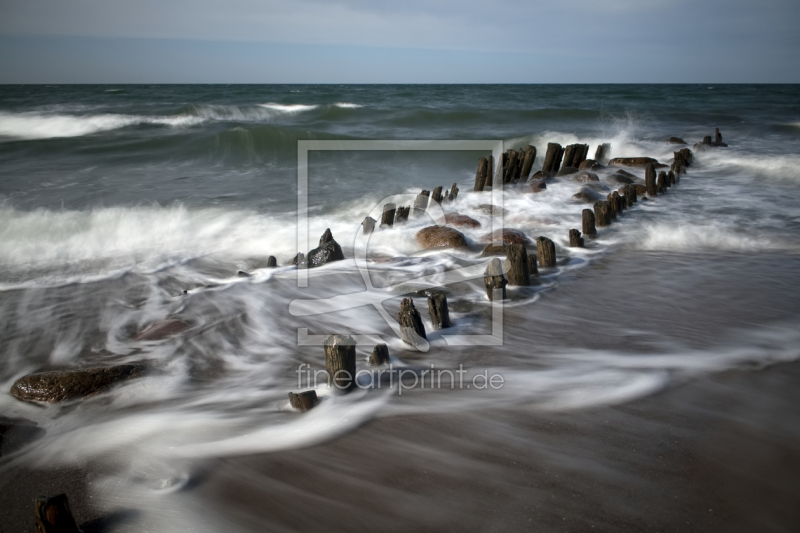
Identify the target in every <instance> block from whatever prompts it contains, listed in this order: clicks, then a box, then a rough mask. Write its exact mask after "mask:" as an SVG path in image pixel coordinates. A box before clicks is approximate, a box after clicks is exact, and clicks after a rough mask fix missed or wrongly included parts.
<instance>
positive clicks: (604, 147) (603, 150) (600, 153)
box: [594, 143, 611, 165]
mask: <svg viewBox="0 0 800 533" xmlns="http://www.w3.org/2000/svg"><path fill="white" fill-rule="evenodd" d="M610 155H611V145H610V144H609V143H603V144H601V145H599V146H598V147H597V150H595V152H594V160H595V161H597V162H598V163H600V164H602V165H605V163H604V162H603V161H604V160H605V159H607V158H608V157H609V156H610Z"/></svg>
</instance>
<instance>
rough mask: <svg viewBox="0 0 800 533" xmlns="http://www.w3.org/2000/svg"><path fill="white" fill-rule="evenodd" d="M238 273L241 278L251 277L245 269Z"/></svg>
mask: <svg viewBox="0 0 800 533" xmlns="http://www.w3.org/2000/svg"><path fill="white" fill-rule="evenodd" d="M236 275H237V276H238V277H240V278H249V277H250V274H248V273H247V272H245V271H244V270H240V271H239V272H237V273H236Z"/></svg>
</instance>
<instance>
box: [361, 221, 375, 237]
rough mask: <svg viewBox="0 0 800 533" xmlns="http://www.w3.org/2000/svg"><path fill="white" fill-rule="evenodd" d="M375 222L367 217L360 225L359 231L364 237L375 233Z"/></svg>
mask: <svg viewBox="0 0 800 533" xmlns="http://www.w3.org/2000/svg"><path fill="white" fill-rule="evenodd" d="M375 222H376V220H375V219H374V218H372V217H367V218H365V219H364V222H362V223H361V229H362V231H363V232H364V235H369V234H370V233H372V232H373V231H375Z"/></svg>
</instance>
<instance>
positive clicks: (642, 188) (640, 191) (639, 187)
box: [633, 183, 647, 196]
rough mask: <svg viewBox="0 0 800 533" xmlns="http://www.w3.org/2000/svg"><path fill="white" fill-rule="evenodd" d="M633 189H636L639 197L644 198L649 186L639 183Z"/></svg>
mask: <svg viewBox="0 0 800 533" xmlns="http://www.w3.org/2000/svg"><path fill="white" fill-rule="evenodd" d="M633 187H634V188H635V189H636V195H637V196H644V195H645V194H647V186H645V185H642V184H640V183H637V184H636V185H634V186H633Z"/></svg>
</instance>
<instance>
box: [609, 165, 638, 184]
mask: <svg viewBox="0 0 800 533" xmlns="http://www.w3.org/2000/svg"><path fill="white" fill-rule="evenodd" d="M614 174H617V175H619V176H625V177H627V178H630V179H632V180H633V181H637V180H641V178H640V177H638V176H637V175H636V174H631V173H630V172H628V171H627V170H625V169H624V168H618V169H617V170H615V171H614Z"/></svg>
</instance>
